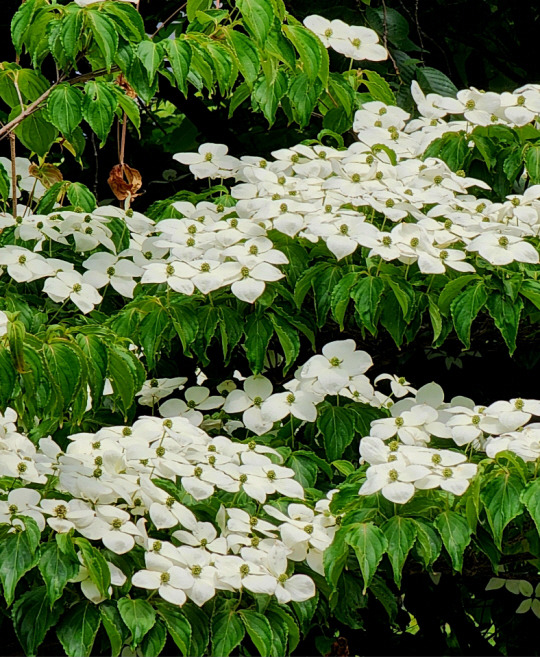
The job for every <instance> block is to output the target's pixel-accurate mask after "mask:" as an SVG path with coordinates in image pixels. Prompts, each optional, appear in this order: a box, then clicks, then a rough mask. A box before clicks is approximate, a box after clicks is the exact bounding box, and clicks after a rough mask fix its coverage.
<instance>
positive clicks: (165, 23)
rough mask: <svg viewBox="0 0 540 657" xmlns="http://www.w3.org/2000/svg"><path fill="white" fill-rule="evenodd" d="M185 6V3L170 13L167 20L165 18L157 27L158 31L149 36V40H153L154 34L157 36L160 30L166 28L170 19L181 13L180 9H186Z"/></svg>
mask: <svg viewBox="0 0 540 657" xmlns="http://www.w3.org/2000/svg"><path fill="white" fill-rule="evenodd" d="M186 5H187V2H184V4H183V5H181V6H180V7H178V9H175V10H174V11H173V13H172V14H171V15H170V16H169V17H168V18H166V19H165V20H164V21H163V23H161V25H160V26H159V27H158V29H157V30H156V31H155V32H154V34H152V36H151V37H150V38H151V39H153V38H154V37H155V36H156V34H157V33H158V32H159V31H160V30H161V29H162V28H164V27H166V26H167V25H168V24H169V23H170V22H171V21H172V19H173V18H175V17H176V16H177V15H178V14H179V13H180V12H181V11H182V9H185V8H186Z"/></svg>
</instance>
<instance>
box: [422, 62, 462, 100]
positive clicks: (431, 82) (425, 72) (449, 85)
mask: <svg viewBox="0 0 540 657" xmlns="http://www.w3.org/2000/svg"><path fill="white" fill-rule="evenodd" d="M418 82H419V83H420V86H421V87H422V89H423V91H424V92H425V93H429V92H432V93H434V94H440V95H441V96H450V97H452V98H455V97H456V94H457V91H458V90H457V87H456V85H455V84H454V83H453V82H452V80H450V78H449V77H448V76H446V75H445V74H444V73H442V72H441V71H439V70H438V69H436V68H431V67H430V66H423V67H422V68H419V69H418Z"/></svg>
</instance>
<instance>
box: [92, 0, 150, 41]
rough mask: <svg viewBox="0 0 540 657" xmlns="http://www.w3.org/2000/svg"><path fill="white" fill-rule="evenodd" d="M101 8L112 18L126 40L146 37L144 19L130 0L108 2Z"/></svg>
mask: <svg viewBox="0 0 540 657" xmlns="http://www.w3.org/2000/svg"><path fill="white" fill-rule="evenodd" d="M101 8H102V9H103V12H104V13H106V14H108V16H110V17H111V18H112V20H113V21H114V24H115V27H116V29H117V30H118V32H119V33H120V34H121V35H122V36H123V37H124V39H126V41H135V42H138V41H141V40H142V39H144V38H145V37H146V32H145V29H144V21H143V19H142V17H141V15H140V13H139V12H138V11H137V9H135V7H133V5H131V4H129V3H128V2H107V3H106V4H104V5H102V6H101Z"/></svg>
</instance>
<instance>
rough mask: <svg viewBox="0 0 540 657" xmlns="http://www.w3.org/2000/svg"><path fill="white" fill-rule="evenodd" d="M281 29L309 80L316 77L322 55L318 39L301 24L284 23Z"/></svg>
mask: <svg viewBox="0 0 540 657" xmlns="http://www.w3.org/2000/svg"><path fill="white" fill-rule="evenodd" d="M283 31H284V33H285V35H286V36H287V38H288V39H289V40H290V42H291V43H292V44H293V46H294V47H295V49H296V51H297V52H298V54H299V56H300V66H301V67H302V69H303V71H304V73H306V75H307V76H308V78H309V79H310V80H314V79H315V78H316V77H318V75H319V72H320V70H321V63H322V56H321V50H320V47H319V39H318V38H317V37H316V36H315V35H314V34H313V32H311V31H310V30H308V29H307V28H305V27H304V26H303V25H284V26H283Z"/></svg>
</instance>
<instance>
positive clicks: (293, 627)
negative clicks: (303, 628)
mask: <svg viewBox="0 0 540 657" xmlns="http://www.w3.org/2000/svg"><path fill="white" fill-rule="evenodd" d="M270 611H271V612H272V613H274V614H277V615H278V616H279V617H280V618H281V619H282V620H283V622H284V623H285V624H286V625H287V629H288V632H289V651H288V654H290V653H292V652H294V650H295V648H296V647H297V646H298V644H299V643H300V631H299V629H298V625H297V624H296V621H295V620H294V618H293V616H292V615H291V614H290V613H288V612H287V611H285V608H284V607H283V606H282V605H277V604H273V605H272V606H271V607H270ZM279 657H281V655H280V656H279Z"/></svg>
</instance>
